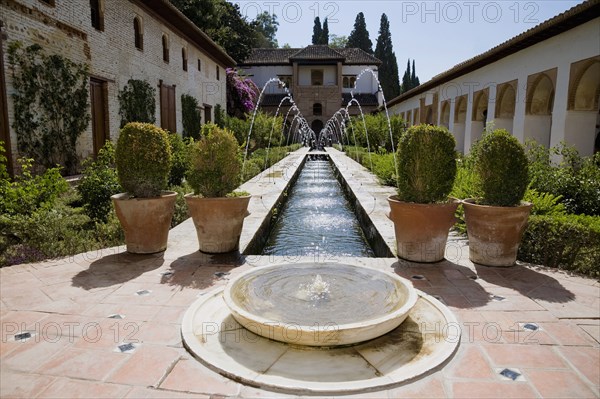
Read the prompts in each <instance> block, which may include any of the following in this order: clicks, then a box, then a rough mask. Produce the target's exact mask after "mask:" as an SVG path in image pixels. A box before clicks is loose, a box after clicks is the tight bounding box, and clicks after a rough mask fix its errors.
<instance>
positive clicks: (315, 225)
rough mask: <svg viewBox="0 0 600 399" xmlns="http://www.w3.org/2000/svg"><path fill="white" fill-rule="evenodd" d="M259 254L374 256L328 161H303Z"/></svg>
mask: <svg viewBox="0 0 600 399" xmlns="http://www.w3.org/2000/svg"><path fill="white" fill-rule="evenodd" d="M263 255H276V256H288V257H296V256H316V255H318V256H325V257H327V256H360V257H373V256H374V254H373V250H372V249H371V247H370V246H369V244H368V243H367V241H366V240H365V238H364V235H363V232H362V230H361V228H360V225H359V224H358V220H357V219H356V216H355V215H354V213H353V212H352V208H351V207H350V203H349V202H348V200H347V199H346V197H345V195H344V192H343V191H342V187H341V185H340V183H339V182H338V181H337V179H336V178H335V176H334V174H333V167H332V166H331V164H330V163H329V161H321V160H314V161H313V160H307V161H306V163H305V164H304V167H303V169H302V171H301V172H300V176H299V177H298V180H297V181H296V184H294V186H293V187H292V188H291V189H290V191H289V193H288V199H287V202H286V204H285V205H284V207H283V209H282V214H281V216H280V217H279V220H278V221H277V224H276V225H275V227H274V228H273V231H271V235H270V236H269V241H268V242H267V245H266V246H265V248H264V249H263Z"/></svg>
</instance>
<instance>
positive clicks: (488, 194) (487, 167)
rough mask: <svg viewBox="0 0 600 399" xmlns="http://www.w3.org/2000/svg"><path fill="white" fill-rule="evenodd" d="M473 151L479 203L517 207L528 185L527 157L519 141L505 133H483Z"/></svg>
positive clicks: (498, 131)
mask: <svg viewBox="0 0 600 399" xmlns="http://www.w3.org/2000/svg"><path fill="white" fill-rule="evenodd" d="M473 151H474V152H475V153H474V157H475V173H476V175H477V184H478V185H479V187H480V189H481V190H480V191H481V193H482V198H481V201H480V203H481V204H483V205H492V206H517V205H519V204H520V202H521V200H522V199H523V196H524V195H525V191H526V190H527V185H528V183H529V177H528V161H527V156H526V155H525V149H524V147H523V145H522V144H521V143H520V142H519V140H517V138H516V137H514V136H512V135H511V134H510V133H508V132H507V131H506V130H503V129H499V130H494V131H493V132H487V133H485V134H484V136H483V138H482V139H481V141H479V142H478V143H477V144H476V145H475V147H474V149H473Z"/></svg>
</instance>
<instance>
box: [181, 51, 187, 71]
mask: <svg viewBox="0 0 600 399" xmlns="http://www.w3.org/2000/svg"><path fill="white" fill-rule="evenodd" d="M187 61H188V59H187V51H186V49H185V48H183V47H182V48H181V64H182V65H183V70H184V71H187Z"/></svg>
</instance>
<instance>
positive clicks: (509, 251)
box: [463, 199, 532, 266]
mask: <svg viewBox="0 0 600 399" xmlns="http://www.w3.org/2000/svg"><path fill="white" fill-rule="evenodd" d="M531 206H532V205H531V204H530V203H528V202H522V203H521V205H520V206H511V207H504V206H488V205H477V204H476V203H475V200H473V199H467V200H464V201H463V207H464V209H465V221H466V223H467V234H468V236H469V259H471V262H473V263H478V264H481V265H485V266H512V265H514V264H515V261H516V260H517V251H518V249H519V244H520V243H521V238H523V232H524V231H525V227H526V226H527V218H528V217H529V212H530V210H531Z"/></svg>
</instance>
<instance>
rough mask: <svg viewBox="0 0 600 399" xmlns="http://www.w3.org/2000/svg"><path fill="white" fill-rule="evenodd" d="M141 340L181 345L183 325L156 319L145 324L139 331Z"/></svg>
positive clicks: (151, 342)
mask: <svg viewBox="0 0 600 399" xmlns="http://www.w3.org/2000/svg"><path fill="white" fill-rule="evenodd" d="M139 339H140V342H143V343H148V344H159V345H167V346H181V326H179V325H178V324H170V323H160V322H157V321H154V322H152V323H146V324H144V325H143V326H142V327H141V329H140V333H139Z"/></svg>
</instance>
